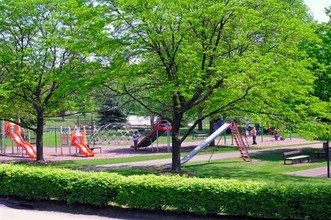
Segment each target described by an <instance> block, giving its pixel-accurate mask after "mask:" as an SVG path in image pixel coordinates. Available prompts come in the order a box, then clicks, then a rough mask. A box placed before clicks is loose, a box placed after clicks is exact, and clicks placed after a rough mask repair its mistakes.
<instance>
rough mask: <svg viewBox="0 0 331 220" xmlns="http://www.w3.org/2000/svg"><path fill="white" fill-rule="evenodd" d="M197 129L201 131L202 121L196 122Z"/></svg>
mask: <svg viewBox="0 0 331 220" xmlns="http://www.w3.org/2000/svg"><path fill="white" fill-rule="evenodd" d="M198 131H203V125H202V121H200V122H199V123H198Z"/></svg>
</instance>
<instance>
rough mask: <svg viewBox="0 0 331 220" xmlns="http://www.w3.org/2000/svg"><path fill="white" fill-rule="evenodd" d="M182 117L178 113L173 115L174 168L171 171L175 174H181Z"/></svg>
mask: <svg viewBox="0 0 331 220" xmlns="http://www.w3.org/2000/svg"><path fill="white" fill-rule="evenodd" d="M181 118H182V115H181V114H178V113H174V114H173V121H172V124H171V126H172V167H171V171H172V172H173V173H180V172H181V164H180V149H181V143H182V141H181V138H180V133H179V132H180V122H181Z"/></svg>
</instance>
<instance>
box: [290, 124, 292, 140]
mask: <svg viewBox="0 0 331 220" xmlns="http://www.w3.org/2000/svg"><path fill="white" fill-rule="evenodd" d="M290 140H292V127H290Z"/></svg>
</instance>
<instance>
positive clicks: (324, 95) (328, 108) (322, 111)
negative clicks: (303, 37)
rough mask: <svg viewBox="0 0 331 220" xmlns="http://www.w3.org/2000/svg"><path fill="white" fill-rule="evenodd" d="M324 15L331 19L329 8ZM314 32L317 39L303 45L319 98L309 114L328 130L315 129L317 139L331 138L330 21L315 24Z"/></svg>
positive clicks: (315, 93)
mask: <svg viewBox="0 0 331 220" xmlns="http://www.w3.org/2000/svg"><path fill="white" fill-rule="evenodd" d="M326 14H327V15H328V16H329V17H330V18H331V7H329V8H326ZM314 27H315V32H316V35H317V36H318V39H317V40H315V41H313V42H311V41H308V42H306V44H304V48H305V50H306V51H307V54H308V55H309V57H310V60H311V66H310V69H311V70H312V72H313V73H314V75H315V76H316V80H315V81H314V91H312V93H313V94H314V95H315V96H316V97H317V98H319V100H320V102H319V103H318V105H313V106H311V108H310V110H309V112H310V114H311V115H312V116H314V117H316V120H317V121H321V122H323V123H319V125H320V126H323V127H327V128H328V129H320V128H319V127H318V126H316V127H315V128H316V129H315V132H314V133H315V135H316V136H318V137H319V138H324V139H328V140H329V139H330V138H331V127H330V126H331V125H330V122H331V86H330V85H331V19H330V20H329V21H328V22H324V23H321V24H319V23H315V25H314Z"/></svg>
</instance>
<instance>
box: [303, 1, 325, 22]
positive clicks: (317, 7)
mask: <svg viewBox="0 0 331 220" xmlns="http://www.w3.org/2000/svg"><path fill="white" fill-rule="evenodd" d="M304 3H305V4H306V5H307V6H308V7H309V8H310V11H311V13H312V14H313V15H314V19H315V20H317V21H318V22H326V21H329V18H328V17H327V16H326V15H325V12H324V8H325V7H329V6H331V0H304Z"/></svg>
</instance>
